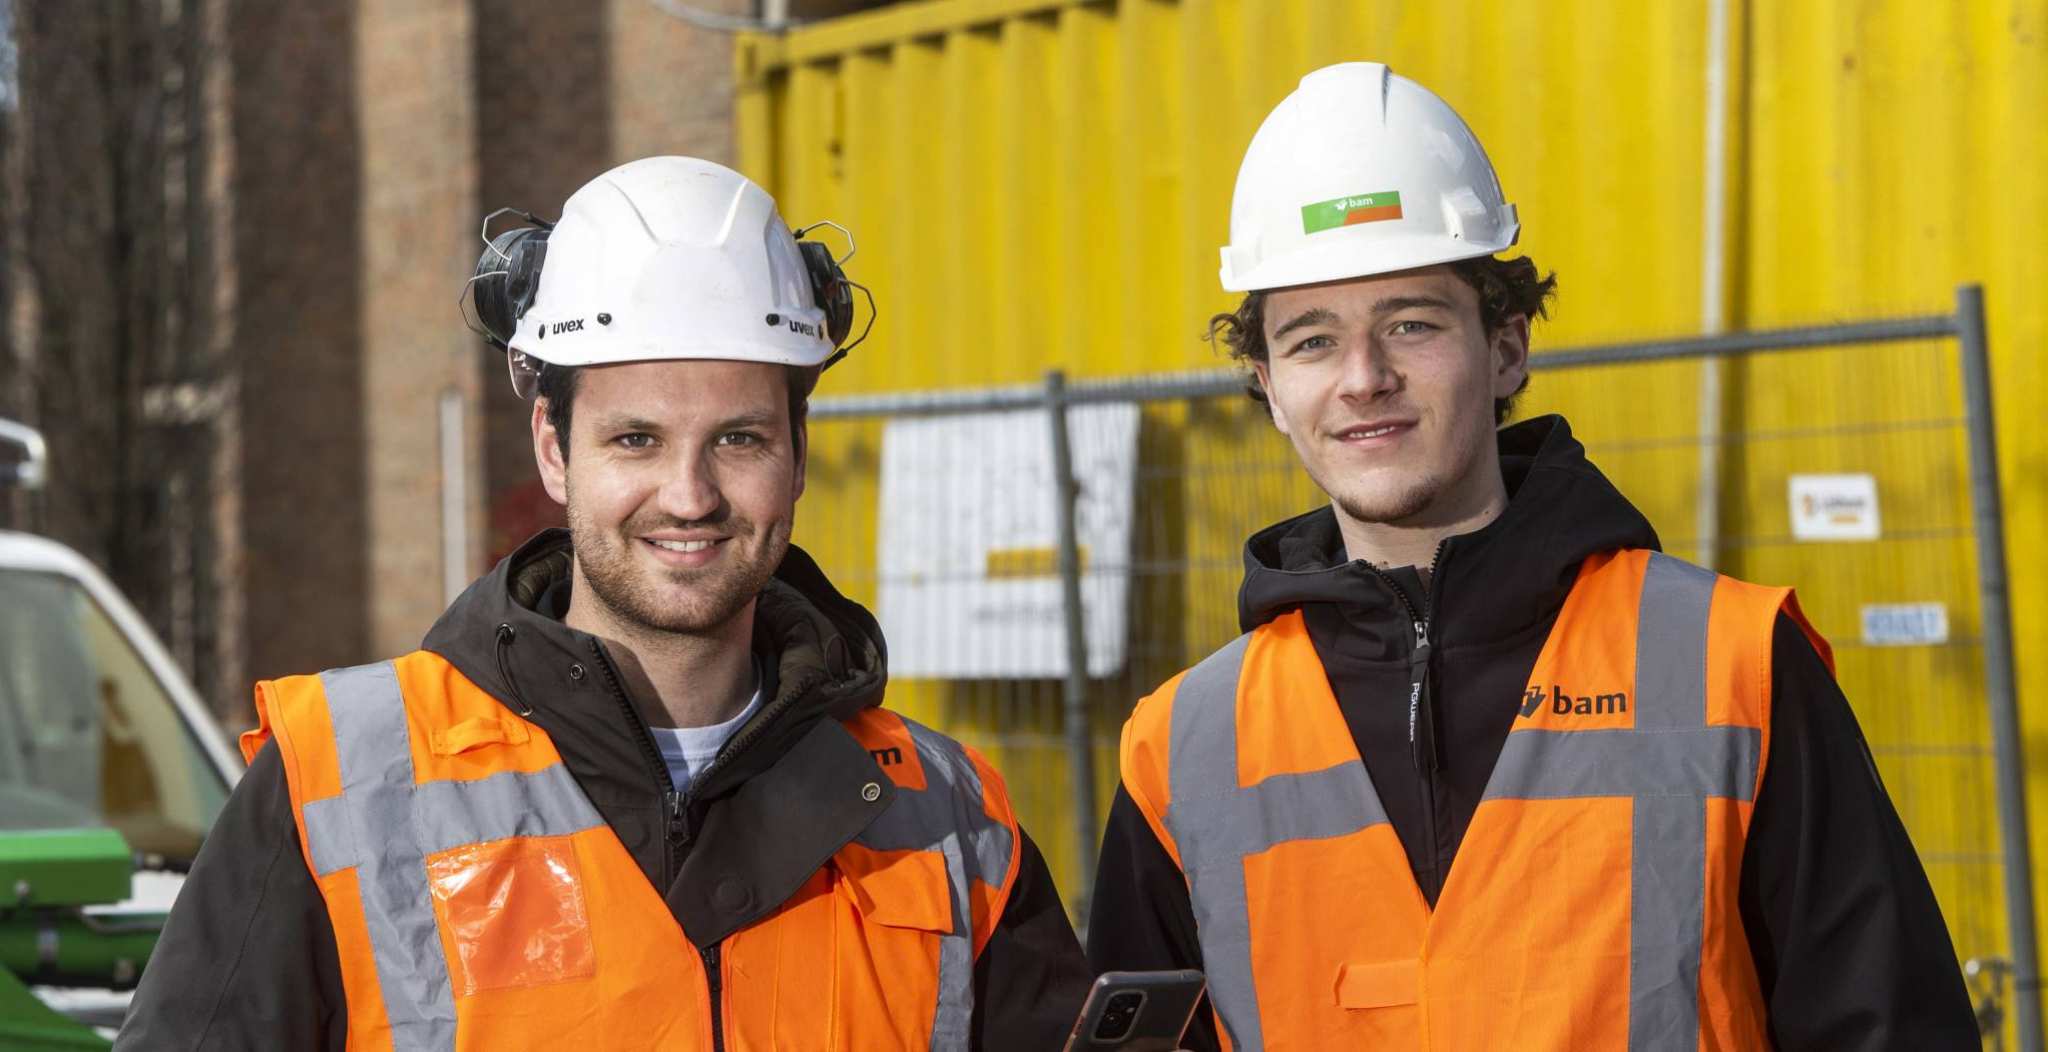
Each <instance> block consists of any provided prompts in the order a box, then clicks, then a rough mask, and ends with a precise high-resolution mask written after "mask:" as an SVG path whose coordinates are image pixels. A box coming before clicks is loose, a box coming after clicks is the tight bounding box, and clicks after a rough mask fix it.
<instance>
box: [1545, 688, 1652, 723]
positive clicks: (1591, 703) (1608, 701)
mask: <svg viewBox="0 0 2048 1052" xmlns="http://www.w3.org/2000/svg"><path fill="white" fill-rule="evenodd" d="M1546 699H1548V700H1549V702H1550V711H1551V713H1552V714H1553V715H1557V716H1608V715H1613V714H1615V713H1622V712H1627V711H1628V692H1626V691H1616V692H1615V693H1613V694H1581V695H1577V696H1573V695H1571V694H1567V693H1565V689H1564V688H1563V687H1544V686H1542V685H1540V684H1535V683H1531V684H1530V685H1529V689H1528V690H1527V691H1526V692H1524V693H1523V694H1522V718H1523V719H1528V718H1529V717H1531V716H1534V715H1536V710H1537V709H1540V708H1542V707H1543V702H1544V701H1545V700H1546Z"/></svg>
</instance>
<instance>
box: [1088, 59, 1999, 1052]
mask: <svg viewBox="0 0 2048 1052" xmlns="http://www.w3.org/2000/svg"><path fill="white" fill-rule="evenodd" d="M1518 232H1519V224H1518V220H1517V216H1516V214H1515V211H1514V208H1513V206H1512V205H1509V204H1507V203H1506V202H1505V200H1504V198H1503V195H1502V193H1501V188H1500V184H1499V181H1498V180H1497V178H1496V177H1495V175H1494V172H1493V168H1492V165H1491V163H1490V162H1489V161H1488V160H1487V158H1486V155H1485V153H1484V151H1483V150H1482V149H1481V147H1480V145H1479V142H1478V141H1477V139H1476V138H1474V137H1473V135H1472V133H1471V131H1470V129H1468V128H1467V127H1466V126H1465V124H1464V122H1463V121H1462V120H1460V119H1459V118H1458V116H1457V114H1456V113H1454V112H1453V111H1452V110H1451V109H1450V107H1449V106H1447V105H1446V104H1445V103H1444V102H1443V101H1442V100H1441V99H1439V98H1437V97H1436V96H1435V95H1433V94H1431V93H1430V92H1429V91H1428V90H1427V89H1425V88H1423V87H1422V86H1420V85H1418V84H1416V83H1414V82H1412V81H1409V80H1406V79H1404V78H1401V77H1397V76H1394V75H1393V74H1392V73H1391V72H1390V71H1389V70H1388V69H1387V68H1386V67H1385V66H1381V65H1376V64H1368V63H1347V64H1344V65H1339V66H1332V67H1329V68H1326V69H1322V70H1318V71H1316V72H1314V73H1311V74H1310V75H1309V76H1307V77H1305V78H1303V80H1302V82H1301V85H1300V87H1299V89H1298V90H1296V91H1295V92H1294V93H1293V94H1292V95H1291V96H1289V97H1288V98H1287V99H1286V100H1285V101H1284V102H1282V103H1281V104H1280V106H1279V107H1278V108H1277V109H1276V110H1275V111H1274V112H1273V113H1272V114H1271V115H1270V116H1269V117H1268V118H1267V120H1266V122H1265V124H1264V125H1263V126H1262V127H1261V128H1260V129H1259V132H1258V134H1257V136H1256V137H1255V138H1254V139H1253V140H1252V144H1251V147H1250V149H1249V151H1248V152H1247V154H1246V157H1245V160H1244V164H1243V167H1242V168H1241V170H1240V172H1239V175H1238V183H1237V192H1236V197H1235V200H1234V201H1233V203H1232V209H1231V244H1230V245H1229V246H1228V247H1226V248H1224V249H1223V267H1222V278H1223V284H1224V287H1225V288H1227V289H1230V290H1233V291H1238V292H1243V293H1245V298H1244V300H1243V301H1242V303H1241V304H1240V306H1239V307H1238V309H1237V310H1235V311H1234V312H1231V313H1229V314H1224V315H1220V316H1218V317H1217V318H1216V319H1215V320H1214V322H1213V324H1212V328H1211V332H1212V334H1214V335H1215V336H1219V337H1220V338H1221V339H1222V340H1223V341H1224V342H1225V343H1226V344H1227V345H1228V346H1229V348H1230V350H1231V352H1232V354H1233V355H1234V356H1235V357H1237V358H1238V359H1239V360H1241V361H1243V362H1245V363H1247V364H1248V365H1249V366H1250V368H1251V370H1252V372H1253V373H1254V374H1255V376H1256V385H1255V387H1254V388H1253V392H1254V394H1255V396H1256V397H1258V398H1260V399H1261V400H1262V401H1263V402H1264V403H1265V404H1266V406H1267V408H1268V409H1269V410H1270V411H1271V414H1272V420H1273V424H1274V426H1275V427H1276V428H1278V429H1279V431H1280V432H1281V433H1282V434H1284V435H1286V436H1287V438H1288V439H1289V440H1290V441H1291V442H1292V443H1293V446H1294V449H1295V452H1296V454H1297V455H1298V456H1299V458H1300V460H1301V463H1302V467H1303V468H1304V469H1306V470H1307V472H1308V473H1309V475H1310V477H1312V478H1313V479H1314V480H1315V482H1316V484H1317V485H1318V486H1319V487H1321V489H1322V490H1323V491H1324V492H1325V493H1326V494H1328V495H1329V498H1330V499H1329V504H1328V505H1327V506H1325V507H1321V508H1318V509H1316V510H1314V511H1311V512H1309V513H1307V514H1305V515H1300V516H1297V517H1295V518H1292V519H1289V520H1287V521H1285V522H1281V523H1279V524H1277V525H1274V526H1271V527H1268V528H1266V529H1264V530H1262V531H1260V532H1258V533H1256V534H1254V535H1253V536H1252V537H1251V539H1250V541H1249V542H1248V544H1247V545H1246V552H1245V566H1246V573H1245V580H1244V585H1243V588H1242V591H1241V592H1240V594H1239V617H1240V621H1241V624H1242V627H1243V630H1244V632H1245V633H1246V634H1245V635H1243V636H1241V637H1239V638H1238V639H1237V640H1235V641H1233V642H1231V643H1230V644H1228V645H1226V646H1224V647H1223V648H1222V649H1221V650H1219V651H1217V652H1216V653H1215V654H1213V655H1211V656H1210V657H1208V658H1206V659H1205V660H1203V661H1202V662H1200V663H1198V664H1197V665H1195V666H1194V667H1193V668H1191V669H1189V670H1188V671H1186V672H1184V673H1182V674H1181V675H1179V676H1176V677H1175V678H1173V679H1172V680H1170V681H1168V682H1167V683H1166V684H1165V685H1164V686H1162V687H1161V688H1159V690H1158V691H1156V692H1155V693H1154V694H1152V695H1151V696H1150V697H1148V698H1146V699H1144V700H1143V701H1142V702H1140V703H1139V705H1138V706H1137V708H1136V710H1135V711H1134V713H1133V715H1132V717H1131V719H1130V721H1129V723H1127V724H1126V726H1125V729H1124V736H1123V743H1122V750H1121V775H1122V784H1121V787H1120V789H1119V791H1118V793H1117V796H1116V799H1115V802H1114V804H1113V805H1112V807H1111V812H1110V823H1109V828H1108V830H1107V833H1106V835H1105V838H1104V842H1103V850H1102V863H1101V869H1100V871H1099V873H1098V877H1097V882H1096V890H1095V899H1094V915H1093V918H1092V921H1091V924H1090V927H1089V939H1090V946H1089V950H1090V956H1091V958H1092V959H1093V963H1094V964H1095V966H1096V967H1097V968H1102V969H1109V968H1118V969H1145V968H1200V969H1202V970H1203V971H1205V972H1206V973H1207V975H1208V979H1209V992H1210V1004H1211V1008H1212V1010H1213V1011H1212V1012H1208V1013H1201V1014H1200V1015H1198V1023H1197V1027H1196V1031H1195V1032H1194V1033H1193V1034H1191V1036H1190V1037H1189V1039H1188V1041H1187V1042H1185V1043H1186V1044H1188V1045H1189V1047H1191V1048H1196V1049H1206V1048H1216V1047H1218V1046H1219V1042H1220V1038H1222V1037H1227V1038H1228V1040H1229V1047H1231V1048H1233V1049H1236V1050H1239V1052H1247V1050H1254V1049H1261V1048H1268V1047H1270V1048H1274V1049H1282V1048H1347V1049H1382V1048H1384V1049H1402V1050H1410V1049H1432V1050H1447V1052H1448V1050H1458V1052H1462V1050H1468V1049H1503V1048H1515V1049H1525V1050H1558V1052H1565V1050H1575V1052H1576V1050H1589V1049H1615V1050H1622V1049H1627V1050H1631V1052H1634V1050H1648V1049H1655V1050H1669V1049H1686V1050H1692V1049H1765V1048H1772V1047H1775V1048H1779V1049H1822V1048H1825V1049H1831V1050H1842V1049H1907V1048H1911V1049H1936V1048H1942V1049H1948V1048H1957V1049H1961V1048H1976V1047H1977V1046H1978V1039H1977V1035H1976V1030H1975V1027H1974V1025H1973V1020H1972V1017H1971V1011H1970V1005H1969V1001H1968V998H1967V995H1966V993H1965V991H1964V988H1963V985H1962V982H1961V977H1960V975H1959V973H1958V970H1957V968H1956V963H1955V956H1954V952H1953V949H1952V948H1951V946H1950V943H1949V940H1948V934H1947V930H1946V928H1945V926H1944V925H1943V923H1942V919H1941V914H1940V911H1939V909H1938V908H1937V906H1936V904H1935V901H1934V896H1933V894H1932V892H1931V891H1930V889H1929V887H1928V883H1927V879H1926V876H1925V874H1924V873H1923V871H1922V869H1921V867H1920V863H1919V860H1918V858H1917V857H1916V856H1915V854H1914V851H1913V847H1912V844H1911V843H1910V842H1909V841H1908V839H1907V836H1906V832H1905V830H1904V828H1903V827H1902V826H1901V825H1900V823H1899V819H1898V816H1897V814H1896V812H1895V811H1894V810H1893V808H1892V805H1891V801H1890V800H1889V798H1888V797H1887V796H1886V794H1885V790H1884V787H1883V785H1882V784H1881V783H1880V782H1879V780H1878V777H1877V772H1876V769H1875V767H1874V766H1873V765H1872V763H1871V760H1870V755H1869V752H1868V750H1867V748H1866V747H1865V745H1864V742H1863V738H1862V735H1861V733H1860V732H1859V730H1858V728H1857V725H1856V720H1855V717H1854V716H1853V714H1852V713H1851V711H1850V709H1849V706H1848V704H1847V702H1846V701H1845V700H1844V699H1843V697H1842V693H1841V691H1840V689H1839V688H1838V687H1837V686H1836V684H1835V680H1834V677H1833V673H1832V670H1831V657H1830V653H1829V650H1828V646H1827V644H1826V642H1825V641H1823V640H1822V639H1821V638H1820V636H1819V635H1818V634H1817V633H1816V632H1814V630H1813V629H1812V627H1811V626H1810V625H1809V624H1808V623H1807V621H1806V619H1805V618H1804V616H1803V615H1801V613H1800V610H1799V605H1798V602H1797V601H1796V600H1795V599H1794V598H1793V596H1792V593H1791V591H1790V589H1784V588H1766V587H1762V586H1758V585H1753V584H1748V583H1745V582H1741V581H1737V580H1734V579H1732V578H1728V577H1722V576H1719V575H1717V574H1714V573H1713V572H1711V571H1708V570H1704V569H1701V568H1699V567H1695V566H1691V565H1689V564H1687V563H1685V562H1682V561H1681V560H1678V559H1675V558H1672V557H1670V556H1667V555H1664V554H1663V553H1661V552H1660V551H1659V550H1658V541H1657V535H1656V533H1655V531H1654V530H1652V529H1651V527H1650V524H1649V522H1648V521H1647V520H1646V519H1645V518H1644V517H1643V515H1642V513H1640V512H1639V511H1637V510H1636V509H1635V508H1634V507H1633V506H1632V505H1631V504H1630V503H1629V502H1628V500H1627V499H1626V498H1625V497H1623V496H1622V494H1621V493H1620V492H1618V491H1617V490H1616V489H1615V488H1614V486H1613V485H1612V484H1611V483H1609V482H1608V480H1607V479H1606V478H1604V477H1603V476H1602V475H1601V473H1600V472H1599V471H1598V470H1597V469H1596V468H1595V467H1594V466H1593V464H1592V463H1591V462H1590V461H1589V460H1588V459H1587V457H1586V453H1585V450H1584V448H1583V447H1582V446H1581V445H1580V444H1579V443H1578V441H1577V440H1575V439H1574V438H1573V437H1572V434H1571V429H1570V428H1569V427H1568V426H1567V425H1566V423H1565V421H1564V420H1563V419H1562V418H1560V417H1556V416H1542V417H1537V418H1535V419H1531V420H1526V421H1523V422H1521V423H1518V424H1515V425H1513V426H1510V427H1506V428H1501V427H1500V426H1499V425H1501V424H1502V423H1503V422H1504V421H1505V420H1506V418H1507V416H1508V413H1509V409H1510V403H1511V401H1512V400H1513V399H1514V397H1515V396H1516V395H1517V394H1518V393H1519V392H1520V391H1521V390H1522V388H1523V387H1524V386H1525V384H1526V383H1527V379H1528V367H1529V329H1530V324H1531V322H1532V321H1533V320H1535V319H1538V318H1541V317H1543V316H1544V314H1545V310H1546V304H1547V302H1548V300H1549V298H1550V297H1551V295H1552V293H1553V287H1554V279H1553V278H1552V277H1549V276H1545V275H1543V274H1542V273H1541V272H1540V271H1539V270H1538V268H1537V267H1536V265H1535V264H1534V263H1532V262H1531V261H1530V260H1528V259H1527V258H1526V257H1522V258H1507V257H1504V256H1503V255H1502V253H1503V252H1505V251H1506V250H1507V249H1508V248H1509V247H1511V246H1512V245H1513V244H1514V243H1515V240H1516V237H1517V234H1518Z"/></svg>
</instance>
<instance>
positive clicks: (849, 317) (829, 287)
mask: <svg viewBox="0 0 2048 1052" xmlns="http://www.w3.org/2000/svg"><path fill="white" fill-rule="evenodd" d="M796 247H797V251H798V252H801V253H802V254H803V257H804V270H805V271H806V272H807V273H808V274H809V275H810V278H811V295H812V298H813V299H815V300H817V303H818V309H820V310H822V311H824V312H825V336H826V338H827V339H829V340H831V341H832V346H833V347H835V348H837V347H840V346H843V345H844V344H845V343H846V337H847V334H848V333H851V332H852V331H853V284H852V282H850V281H848V280H847V279H846V272H845V271H843V270H840V269H839V262H838V261H837V260H835V259H833V258H832V250H831V249H830V248H827V247H826V246H825V245H824V244H822V243H820V242H817V241H798V242H797V243H796Z"/></svg>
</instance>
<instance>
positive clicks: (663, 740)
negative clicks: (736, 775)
mask: <svg viewBox="0 0 2048 1052" xmlns="http://www.w3.org/2000/svg"><path fill="white" fill-rule="evenodd" d="M760 710H761V671H760V668H759V666H758V665H757V666H756V667H755V669H754V696H753V697H751V698H749V699H747V707H746V708H744V709H741V710H740V714H739V715H737V716H734V717H733V718H732V719H729V720H726V721H725V722H724V723H714V724H712V725H711V726H709V727H649V728H647V729H648V730H650V731H653V732H654V744H656V745H658V746H660V747H661V759H662V762H664V763H666V764H668V776H669V780H670V781H672V782H674V783H675V787H676V791H677V792H682V791H683V790H685V789H688V788H689V787H690V783H691V782H692V781H695V780H696V778H697V775H698V774H700V773H701V772H702V771H703V770H704V768H706V767H709V766H711V761H712V760H715V759H717V758H718V750H720V749H723V748H725V743H726V741H727V739H729V738H731V737H732V736H733V733H734V732H735V731H738V730H739V729H740V726H741V725H742V724H744V723H746V722H747V720H748V719H749V718H751V717H752V716H753V715H754V713H756V712H759V711H760Z"/></svg>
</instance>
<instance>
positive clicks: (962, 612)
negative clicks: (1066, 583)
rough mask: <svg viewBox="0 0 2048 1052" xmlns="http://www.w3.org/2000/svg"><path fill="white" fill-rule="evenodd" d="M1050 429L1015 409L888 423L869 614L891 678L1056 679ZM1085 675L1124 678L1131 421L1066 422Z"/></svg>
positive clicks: (1070, 416)
mask: <svg viewBox="0 0 2048 1052" xmlns="http://www.w3.org/2000/svg"><path fill="white" fill-rule="evenodd" d="M1050 431H1051V428H1050V425H1049V424H1048V423H1047V420H1046V414H1045V412H1044V411H1043V410H1036V409H1026V410H1018V411H1014V412H1005V413H985V414H975V415H963V416H946V417H931V418H926V419H905V420H892V421H890V422H889V423H888V424H887V425H886V426H885V427H884V428H883V431H882V479H881V483H882V490H881V505H882V507H881V515H880V527H879V530H878V536H877V538H876V542H877V545H878V546H879V548H880V551H879V552H877V558H876V566H877V567H878V568H879V570H880V574H881V582H880V600H881V601H880V603H879V606H880V610H879V614H880V617H881V621H882V632H883V634H884V636H885V637H886V638H887V639H888V641H889V672H890V674H891V675H895V676H901V677H910V678H933V679H1033V678H1057V677H1060V676H1064V675H1066V672H1067V637H1066V622H1065V620H1064V614H1063V612H1062V606H1061V588H1060V578H1059V534H1058V532H1057V530H1058V525H1057V520H1056V519H1055V518H1054V508H1055V505H1054V503H1053V500H1054V490H1053V471H1052V438H1051V434H1050ZM1067 434H1068V435H1069V437H1070V439H1071V443H1072V446H1071V448H1072V451H1073V462H1074V475H1075V478H1076V480H1077V482H1078V484H1079V487H1080V496H1079V498H1078V500H1077V501H1076V506H1075V510H1074V518H1075V529H1076V539H1077V541H1078V542H1079V545H1080V549H1081V571H1082V574H1081V609H1082V615H1083V619H1082V623H1083V626H1084V629H1085V635H1086V637H1087V640H1088V674H1089V675H1091V676H1107V675H1109V674H1111V673H1113V672H1115V671H1116V670H1117V669H1118V668H1120V667H1122V666H1123V662H1124V653H1125V649H1126V645H1127V624H1126V622H1127V620H1128V616H1127V614H1128V607H1129V595H1130V565H1131V517H1132V505H1133V500H1134V496H1135V479H1136V473H1137V463H1138V407H1137V406H1135V405H1128V404H1121V405H1089V406H1074V407H1072V408H1069V409H1068V410H1067Z"/></svg>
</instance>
